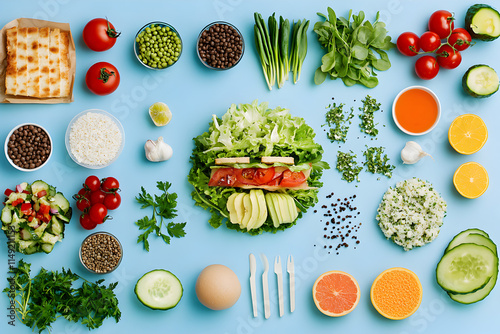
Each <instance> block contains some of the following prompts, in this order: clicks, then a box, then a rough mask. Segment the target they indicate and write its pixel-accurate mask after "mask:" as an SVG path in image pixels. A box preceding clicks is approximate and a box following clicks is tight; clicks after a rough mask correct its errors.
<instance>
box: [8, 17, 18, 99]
mask: <svg viewBox="0 0 500 334" xmlns="http://www.w3.org/2000/svg"><path fill="white" fill-rule="evenodd" d="M5 35H6V37H7V68H6V71H5V94H7V95H16V93H17V28H16V27H13V28H10V29H7V31H6V33H5Z"/></svg>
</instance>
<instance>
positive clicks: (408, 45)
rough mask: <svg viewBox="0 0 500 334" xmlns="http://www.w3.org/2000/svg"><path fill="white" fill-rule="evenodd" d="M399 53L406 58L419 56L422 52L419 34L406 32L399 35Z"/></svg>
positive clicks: (397, 43) (397, 44)
mask: <svg viewBox="0 0 500 334" xmlns="http://www.w3.org/2000/svg"><path fill="white" fill-rule="evenodd" d="M396 46H397V47H398V50H399V52H401V53H402V54H404V55H405V56H409V57H413V56H415V55H417V53H418V51H419V50H420V44H419V38H418V36H417V34H415V33H412V32H409V31H407V32H404V33H402V34H401V35H399V37H398V40H397V42H396Z"/></svg>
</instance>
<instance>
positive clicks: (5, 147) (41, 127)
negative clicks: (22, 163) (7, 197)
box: [4, 123, 54, 172]
mask: <svg viewBox="0 0 500 334" xmlns="http://www.w3.org/2000/svg"><path fill="white" fill-rule="evenodd" d="M25 125H33V126H36V127H38V128H40V129H42V130H43V131H45V133H46V134H47V136H48V137H49V142H50V154H49V156H48V157H47V160H45V162H44V163H43V164H41V165H40V166H38V167H35V168H31V169H30V168H23V167H19V166H18V165H16V164H15V163H14V161H12V159H11V158H10V157H9V153H8V145H9V139H10V136H12V134H13V133H14V131H16V130H17V129H19V128H20V127H22V126H25ZM53 151H54V146H53V142H52V138H51V137H50V134H49V132H48V131H47V130H46V129H45V128H44V127H43V126H41V125H38V124H35V123H23V124H19V125H17V126H16V127H14V128H13V129H12V130H11V131H10V132H9V134H8V135H7V138H6V139H5V145H4V152H5V157H6V158H7V161H8V162H9V163H10V164H11V165H12V166H13V167H14V168H16V169H18V170H20V171H23V172H34V171H36V170H39V169H40V168H42V167H43V166H45V165H46V164H47V162H48V161H49V160H50V157H51V156H52V152H53Z"/></svg>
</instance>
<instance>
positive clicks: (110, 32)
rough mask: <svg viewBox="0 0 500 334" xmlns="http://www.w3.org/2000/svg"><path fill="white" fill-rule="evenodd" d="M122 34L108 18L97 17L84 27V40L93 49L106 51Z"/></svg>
mask: <svg viewBox="0 0 500 334" xmlns="http://www.w3.org/2000/svg"><path fill="white" fill-rule="evenodd" d="M118 36H120V33H119V32H116V30H115V27H114V26H113V24H111V22H109V21H108V20H107V19H102V18H97V19H93V20H91V21H89V23H87V24H86V25H85V28H83V41H84V42H85V44H86V45H87V46H88V48H89V49H91V50H92V51H97V52H101V51H106V50H109V49H111V47H113V45H115V43H116V38H117V37H118Z"/></svg>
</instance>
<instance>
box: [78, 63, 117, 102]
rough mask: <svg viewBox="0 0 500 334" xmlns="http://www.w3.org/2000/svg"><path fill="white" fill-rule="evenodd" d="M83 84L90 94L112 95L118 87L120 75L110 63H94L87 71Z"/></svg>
mask: <svg viewBox="0 0 500 334" xmlns="http://www.w3.org/2000/svg"><path fill="white" fill-rule="evenodd" d="M85 83H86V84H87V87H88V89H89V90H90V91H91V92H92V93H94V94H96V95H108V94H111V93H113V92H114V91H115V90H116V89H117V88H118V85H120V73H118V70H117V69H116V67H114V66H113V65H111V64H110V63H106V62H99V63H95V64H94V65H92V66H90V68H89V70H88V71H87V75H86V76H85Z"/></svg>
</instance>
